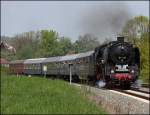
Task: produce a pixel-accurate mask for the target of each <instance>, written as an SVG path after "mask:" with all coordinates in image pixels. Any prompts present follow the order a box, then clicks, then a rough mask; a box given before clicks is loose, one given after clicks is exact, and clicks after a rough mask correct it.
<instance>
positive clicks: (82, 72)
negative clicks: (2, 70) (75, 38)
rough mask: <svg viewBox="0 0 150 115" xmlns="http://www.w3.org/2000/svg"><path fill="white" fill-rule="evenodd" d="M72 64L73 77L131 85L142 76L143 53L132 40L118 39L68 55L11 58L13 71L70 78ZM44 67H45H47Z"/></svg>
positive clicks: (107, 83)
mask: <svg viewBox="0 0 150 115" xmlns="http://www.w3.org/2000/svg"><path fill="white" fill-rule="evenodd" d="M70 65H71V68H72V79H73V80H81V79H83V80H87V81H90V82H91V81H92V82H94V83H99V82H98V81H103V82H104V83H105V84H106V86H111V85H120V86H125V87H128V88H129V87H130V85H131V84H132V83H134V82H135V81H136V80H137V79H138V76H139V72H140V71H139V70H140V69H139V68H140V53H139V49H138V48H136V47H134V46H133V45H132V44H130V43H127V42H124V38H123V37H118V39H117V41H112V42H109V43H107V44H104V45H101V46H99V47H97V48H95V50H94V51H89V52H85V53H79V54H72V55H66V56H58V57H49V58H37V59H26V60H23V61H21V62H20V61H12V62H11V63H10V71H11V73H17V74H19V73H23V74H27V75H32V74H38V75H44V74H46V75H47V76H48V75H52V76H56V77H57V76H59V77H61V78H64V79H68V78H69V75H70V71H69V70H70V68H69V67H70ZM43 68H46V70H44V69H43Z"/></svg>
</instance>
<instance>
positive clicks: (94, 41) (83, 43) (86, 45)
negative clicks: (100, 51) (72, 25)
mask: <svg viewBox="0 0 150 115" xmlns="http://www.w3.org/2000/svg"><path fill="white" fill-rule="evenodd" d="M98 45H100V44H99V41H98V38H96V37H94V36H93V35H91V34H85V35H83V36H79V39H78V40H76V41H75V43H74V49H75V52H78V53H79V52H86V51H89V50H94V48H95V47H97V46H98Z"/></svg>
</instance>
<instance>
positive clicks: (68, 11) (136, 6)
mask: <svg viewBox="0 0 150 115" xmlns="http://www.w3.org/2000/svg"><path fill="white" fill-rule="evenodd" d="M111 6H113V7H114V8H113V7H111ZM106 8H107V9H108V11H107V12H106V11H105V10H106ZM111 8H112V9H111ZM116 8H118V9H117V10H116ZM123 8H125V9H123ZM118 10H123V12H126V13H125V14H127V17H126V16H125V18H126V19H124V20H122V21H124V22H125V21H126V20H127V19H130V18H132V17H134V16H137V15H144V16H148V17H149V1H124V2H119V1H111V2H109V1H107V2H105V1H70V2H69V1H63V2H61V1H31V2H29V1H12V2H10V1H1V35H6V36H14V35H16V34H18V33H22V32H27V31H31V30H33V31H37V30H41V29H53V30H55V31H57V32H58V33H59V35H60V36H66V37H70V38H71V39H72V40H73V41H74V40H76V39H77V38H78V36H79V35H83V34H85V33H90V32H92V31H94V32H93V33H92V34H94V35H95V36H98V37H100V36H102V37H108V36H107V35H110V36H111V35H116V33H117V31H118V30H116V31H112V30H110V28H112V27H110V25H109V24H108V25H107V26H106V28H105V22H104V20H105V18H106V19H107V18H111V17H109V16H106V15H110V14H111V12H112V15H113V11H115V12H116V11H118ZM92 12H94V13H95V12H98V15H99V16H100V17H101V16H102V17H105V16H106V17H105V18H104V19H103V20H101V18H99V20H100V23H99V25H97V24H96V25H97V26H101V24H102V27H103V26H104V27H103V28H104V29H102V28H99V27H97V28H96V29H97V30H96V31H97V32H95V30H94V29H93V28H94V25H92V24H93V22H92V21H91V20H95V19H94V18H91V16H93V17H95V18H96V16H97V15H94V14H91V13H92ZM105 12H106V13H105ZM99 13H100V14H99ZM107 13H108V14H107ZM128 13H129V15H128ZM104 14H106V15H104ZM115 15H118V14H115ZM97 19H98V18H97ZM109 20H111V19H109ZM83 22H84V23H83ZM89 22H92V23H91V25H88V24H89ZM85 23H86V24H85ZM103 24H104V25H103ZM120 24H122V25H123V24H124V23H123V22H120ZM90 27H91V28H90ZM87 28H90V29H87ZM107 31H108V32H107ZM97 33H103V34H97ZM105 35H106V36H105Z"/></svg>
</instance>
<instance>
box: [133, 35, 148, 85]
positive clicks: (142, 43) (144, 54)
mask: <svg viewBox="0 0 150 115" xmlns="http://www.w3.org/2000/svg"><path fill="white" fill-rule="evenodd" d="M136 46H138V47H139V49H140V54H141V76H140V77H141V79H142V80H143V81H144V82H147V83H148V82H149V66H150V65H149V61H150V60H149V53H150V52H149V50H150V49H149V47H150V46H149V33H143V34H142V35H141V38H140V39H139V40H138V41H137V42H136Z"/></svg>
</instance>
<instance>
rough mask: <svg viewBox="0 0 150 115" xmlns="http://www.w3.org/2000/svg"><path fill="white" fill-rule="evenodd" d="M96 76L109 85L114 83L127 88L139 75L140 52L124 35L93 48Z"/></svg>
mask: <svg viewBox="0 0 150 115" xmlns="http://www.w3.org/2000/svg"><path fill="white" fill-rule="evenodd" d="M95 57H96V78H97V80H101V79H102V80H103V81H105V82H106V84H107V85H108V84H109V86H111V85H113V84H115V85H117V84H118V85H120V86H122V87H125V88H129V87H130V85H131V84H132V83H134V82H135V81H136V80H137V79H138V76H139V72H140V69H139V68H140V52H139V49H138V48H137V47H134V46H133V45H132V44H130V43H128V42H124V37H118V38H117V41H112V42H110V43H108V44H105V45H102V46H100V47H97V48H96V49H95Z"/></svg>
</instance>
